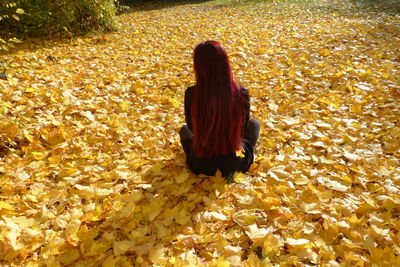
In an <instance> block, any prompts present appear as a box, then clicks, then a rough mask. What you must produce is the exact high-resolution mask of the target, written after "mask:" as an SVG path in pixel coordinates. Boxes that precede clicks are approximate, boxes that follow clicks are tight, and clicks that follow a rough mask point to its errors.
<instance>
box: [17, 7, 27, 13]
mask: <svg viewBox="0 0 400 267" xmlns="http://www.w3.org/2000/svg"><path fill="white" fill-rule="evenodd" d="M15 13H17V14H24V13H25V11H24V10H23V9H22V8H17V10H15Z"/></svg>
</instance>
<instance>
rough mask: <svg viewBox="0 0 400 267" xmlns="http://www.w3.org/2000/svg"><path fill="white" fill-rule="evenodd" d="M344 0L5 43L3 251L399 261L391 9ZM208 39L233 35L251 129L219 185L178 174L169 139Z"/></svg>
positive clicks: (399, 135)
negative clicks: (254, 133)
mask: <svg viewBox="0 0 400 267" xmlns="http://www.w3.org/2000/svg"><path fill="white" fill-rule="evenodd" d="M345 3H347V2H341V4H338V6H337V9H338V11H335V13H334V14H333V13H331V12H330V10H329V2H328V1H323V2H320V7H324V6H325V7H326V10H322V9H317V10H306V7H308V6H307V5H306V6H304V5H300V6H299V5H293V6H290V8H289V10H288V9H287V8H285V7H282V6H281V4H279V3H277V2H274V3H258V4H254V5H243V6H237V5H236V6H234V5H226V6H225V5H223V6H215V5H214V4H212V3H211V4H210V3H207V4H204V3H203V4H192V5H182V6H175V7H173V8H163V9H155V10H149V11H136V12H132V13H128V14H123V15H121V16H120V17H119V20H120V22H121V24H122V25H123V26H122V27H121V29H120V31H119V32H116V33H111V34H108V35H106V34H101V35H97V36H93V37H87V38H83V37H80V38H78V37H75V38H71V39H68V40H62V41H60V42H57V41H52V40H46V44H44V43H39V45H38V44H37V41H36V40H28V41H27V42H26V43H25V44H22V45H23V46H24V45H26V46H27V48H29V49H25V48H24V49H22V50H21V51H19V52H15V53H12V54H8V55H6V56H4V59H2V60H3V61H5V62H8V63H9V65H7V66H9V67H8V70H7V71H8V74H9V75H8V80H0V88H1V101H0V116H1V122H0V158H1V161H0V180H1V187H0V194H1V198H0V216H1V219H0V259H1V260H2V261H4V262H6V264H15V265H27V266H29V264H31V266H35V264H37V265H39V266H41V265H44V264H47V265H49V266H60V265H74V264H75V265H95V266H131V265H137V266H151V265H160V266H168V265H169V264H171V265H172V264H175V265H176V266H181V265H185V264H186V265H189V266H194V265H205V264H208V265H209V266H239V265H243V266H269V264H272V265H277V264H281V265H296V264H297V265H298V264H300V265H302V264H303V265H304V264H305V265H324V264H325V265H329V266H340V265H346V264H347V265H349V266H354V265H358V266H364V265H374V264H375V265H376V266H380V265H382V263H383V264H386V265H388V266H390V265H395V264H397V263H398V262H399V258H398V257H399V256H398V251H399V248H398V245H397V244H399V236H398V229H399V228H400V224H399V222H398V219H397V217H398V213H399V211H400V197H399V195H400V194H399V186H400V170H399V148H400V147H399V146H400V128H399V118H400V116H399V112H400V111H399V106H398V97H399V94H398V89H397V88H399V80H398V77H399V75H398V74H399V73H398V72H399V65H398V55H399V53H398V52H399V51H398V47H399V46H398V39H396V38H397V37H396V36H397V35H398V26H397V25H398V24H399V18H398V16H387V15H384V14H380V15H377V14H372V15H370V14H368V13H367V14H365V13H362V16H359V14H357V13H354V14H347V15H346V16H342V15H341V13H340V12H339V10H341V12H347V11H346V10H348V8H349V7H351V5H350V4H348V3H347V4H345ZM206 18H207V19H206ZM206 39H215V40H219V41H221V42H222V43H223V44H224V45H225V47H226V48H227V50H228V52H229V54H230V59H231V63H232V67H233V69H234V72H235V77H236V78H237V79H238V80H239V81H240V82H241V83H242V84H243V85H244V86H246V87H248V88H249V90H250V94H251V96H252V98H251V107H252V115H251V116H252V117H255V118H257V119H258V120H259V121H260V122H261V125H262V129H261V135H260V140H259V142H258V144H257V147H256V152H255V153H256V159H255V162H254V164H253V166H252V167H251V168H250V170H249V172H248V173H245V174H241V173H234V174H232V175H231V176H230V177H229V182H230V183H227V182H226V180H225V179H224V178H223V177H221V172H219V171H218V172H217V173H216V175H215V177H206V176H200V177H199V176H196V175H193V174H192V173H190V172H189V170H188V169H187V167H186V165H185V157H184V154H183V152H182V149H181V147H180V143H179V139H178V138H179V137H178V130H179V128H180V127H181V125H182V124H183V123H184V117H183V95H184V89H185V88H186V87H187V86H189V85H192V84H193V80H194V75H193V70H192V49H193V47H194V46H195V45H196V44H197V43H198V42H201V41H203V40H206ZM0 41H1V40H0ZM43 42H44V41H43ZM8 63H7V64H8ZM242 154H243V153H242V152H241V151H238V152H237V155H238V156H242Z"/></svg>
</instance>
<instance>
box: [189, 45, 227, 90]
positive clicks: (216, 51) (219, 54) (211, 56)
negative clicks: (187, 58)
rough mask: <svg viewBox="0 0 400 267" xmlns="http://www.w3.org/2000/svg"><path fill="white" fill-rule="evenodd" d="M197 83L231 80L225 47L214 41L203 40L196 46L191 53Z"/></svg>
mask: <svg viewBox="0 0 400 267" xmlns="http://www.w3.org/2000/svg"><path fill="white" fill-rule="evenodd" d="M193 61H194V71H195V74H196V82H197V84H199V83H200V84H204V83H207V82H210V81H209V79H213V78H214V79H216V80H214V81H213V82H220V83H226V82H227V81H228V80H229V81H233V75H232V71H231V68H230V64H229V59H228V55H227V53H226V51H225V48H224V47H223V46H222V45H221V44H220V43H218V42H216V41H205V42H202V43H200V44H198V45H197V46H196V48H195V49H194V55H193Z"/></svg>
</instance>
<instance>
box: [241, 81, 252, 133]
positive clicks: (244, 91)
mask: <svg viewBox="0 0 400 267" xmlns="http://www.w3.org/2000/svg"><path fill="white" fill-rule="evenodd" d="M242 97H243V99H244V100H245V101H244V110H245V118H244V125H245V129H247V126H248V125H249V120H250V94H249V90H248V89H247V88H244V87H242Z"/></svg>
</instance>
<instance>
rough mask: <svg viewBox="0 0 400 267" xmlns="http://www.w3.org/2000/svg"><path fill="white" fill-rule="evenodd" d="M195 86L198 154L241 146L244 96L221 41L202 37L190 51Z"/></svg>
mask: <svg viewBox="0 0 400 267" xmlns="http://www.w3.org/2000/svg"><path fill="white" fill-rule="evenodd" d="M193 61H194V70H195V74H196V86H195V89H194V93H193V99H192V110H191V117H192V122H193V132H194V139H193V149H194V152H195V154H196V155H197V156H198V157H202V158H204V157H211V156H216V155H225V154H228V153H231V152H234V151H236V150H238V149H240V148H241V142H242V135H243V129H242V128H243V127H242V126H243V118H244V116H245V114H244V108H243V101H244V99H243V97H242V96H241V93H240V86H238V84H237V83H236V82H235V81H234V79H233V75H232V70H231V67H230V64H229V59H228V55H227V53H226V51H225V49H224V48H223V46H222V45H221V44H219V43H218V42H216V41H205V42H202V43H200V44H198V45H197V46H196V48H195V49H194V55H193Z"/></svg>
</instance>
